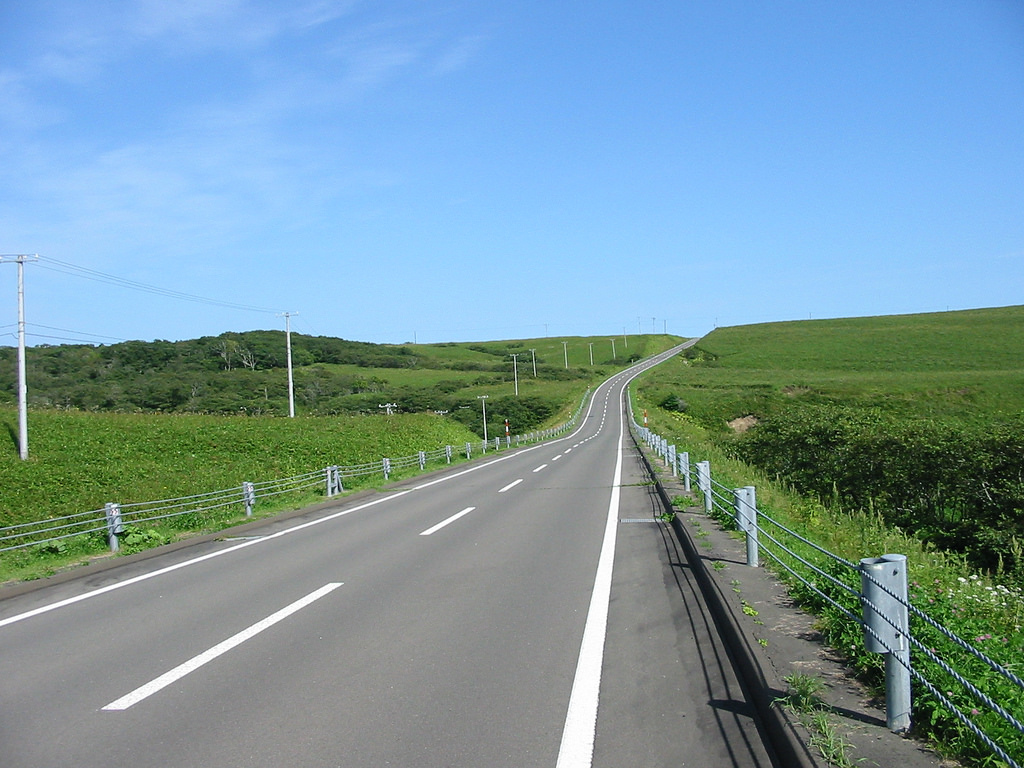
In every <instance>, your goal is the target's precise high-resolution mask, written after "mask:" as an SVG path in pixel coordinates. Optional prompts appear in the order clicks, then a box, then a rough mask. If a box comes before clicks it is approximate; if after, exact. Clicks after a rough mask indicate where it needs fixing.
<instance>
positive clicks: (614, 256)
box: [0, 0, 1024, 343]
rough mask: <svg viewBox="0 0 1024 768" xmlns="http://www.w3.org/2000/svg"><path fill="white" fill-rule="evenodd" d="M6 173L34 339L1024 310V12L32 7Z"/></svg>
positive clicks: (444, 337)
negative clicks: (288, 319) (24, 257)
mask: <svg viewBox="0 0 1024 768" xmlns="http://www.w3.org/2000/svg"><path fill="white" fill-rule="evenodd" d="M0 167H2V168H3V174H2V177H3V183H2V184H0V253H6V254H12V253H39V254H40V255H41V256H42V257H43V261H41V262H40V263H38V264H30V265H28V266H27V267H26V269H25V273H26V311H27V318H28V322H29V324H30V325H29V331H30V336H29V339H30V343H43V342H47V341H50V342H51V343H57V342H58V341H60V340H64V339H80V340H89V341H112V340H115V339H136V338H138V339H154V338H164V339H182V338H194V337H197V336H202V335H215V334H218V333H221V332H223V331H228V330H247V329H251V328H283V325H284V321H283V319H282V318H280V317H277V316H275V311H278V312H282V311H290V312H298V313H299V314H298V316H297V317H295V318H294V320H293V328H294V329H295V330H297V331H301V332H304V333H314V334H321V335H331V336H341V337H344V338H351V339H360V340H366V341H376V342H402V341H407V340H409V341H411V340H413V339H414V338H415V339H416V340H417V341H420V342H435V341H448V340H471V339H498V338H518V337H530V336H544V335H550V336H560V335H591V334H619V333H622V332H623V331H624V330H625V331H627V332H630V333H635V332H637V331H638V330H643V331H645V332H649V331H650V330H651V329H652V328H654V329H656V330H658V331H662V330H664V329H665V328H667V329H668V330H669V331H670V332H673V333H677V334H680V335H698V334H702V333H705V332H707V331H709V330H710V329H712V328H713V327H715V326H716V325H739V324H745V323H756V322H768V321H776V320H794V319H804V318H808V317H814V318H823V317H845V316H861V315H876V314H897V313H913V312H930V311H944V310H947V309H962V308H973V307H989V306H1005V305H1010V304H1021V303H1024V295H1022V288H1024V4H1022V3H1020V2H1017V0H969V1H967V0H965V1H963V2H950V1H946V0H934V1H933V2H920V1H919V0H915V1H914V2H901V1H900V0H888V1H886V2H880V1H879V2H874V1H871V0H868V1H865V2H845V1H844V2H827V1H825V2H823V1H821V0H813V1H812V0H808V1H807V2H786V1H782V2H770V3H766V2H760V0H757V1H755V0H751V1H749V2H737V1H734V0H714V1H707V2H696V1H694V2H686V1H685V0H679V1H678V2H635V1H630V2H627V1H625V0H623V1H622V2H605V1H604V0H591V1H590V2H585V3H584V2H575V1H572V0H570V1H567V2H539V1H538V2H531V1H522V0H503V2H500V3H498V2H479V1H477V2H470V1H469V0H465V1H463V0H431V1H424V0H420V1H416V2H413V1H408V2H401V1H394V2H393V1H391V0H379V1H377V2H358V1H357V0H353V1H350V2H331V1H330V0H289V1H288V2H269V1H262V2H257V1H250V0H181V1H180V2H174V1H173V0H116V1H115V0H109V1H106V0H94V1H92V2H88V3H83V2H81V1H80V0H40V2H33V3H26V2H17V1H16V0H0ZM67 265H73V266H72V267H68V266H67ZM79 268H85V269H89V270H94V271H98V272H101V273H103V274H106V275H112V276H115V277H117V278H121V279H124V280H128V281H134V282H136V283H141V284H144V285H148V286H155V287H157V288H160V289H163V290H165V291H172V292H179V293H184V294H189V295H194V296H200V297H207V298H210V299H213V300H215V301H216V302H224V303H229V304H237V305H243V306H244V307H248V308H251V309H238V308H233V307H228V306H223V305H222V304H218V303H211V302H205V301H199V302H197V301H183V300H177V299H174V298H170V297H167V296H161V295H158V294H155V293H152V292H146V291H142V290H131V289H128V288H126V287H125V286H124V285H121V284H117V283H116V282H114V283H112V282H111V281H103V280H97V279H87V277H91V278H96V277H97V275H95V274H86V273H83V272H81V270H80V269H79ZM258 310H262V311H258ZM16 320H17V310H16V268H15V266H14V265H13V264H0V337H2V338H0V343H14V337H13V336H12V335H11V334H13V332H14V330H15V323H16Z"/></svg>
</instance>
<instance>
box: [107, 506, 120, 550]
mask: <svg viewBox="0 0 1024 768" xmlns="http://www.w3.org/2000/svg"><path fill="white" fill-rule="evenodd" d="M104 510H105V512H106V517H107V544H109V545H110V551H111V552H117V551H118V550H119V549H120V548H121V543H120V542H119V541H118V540H117V537H118V536H119V535H120V534H122V533H124V523H122V522H121V505H120V504H118V503H117V502H116V501H108V502H107V504H106V506H105V507H104Z"/></svg>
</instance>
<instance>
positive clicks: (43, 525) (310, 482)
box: [0, 389, 590, 555]
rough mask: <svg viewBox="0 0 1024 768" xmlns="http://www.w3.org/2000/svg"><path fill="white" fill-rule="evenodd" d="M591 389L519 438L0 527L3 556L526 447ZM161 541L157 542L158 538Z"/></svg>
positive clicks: (116, 542) (117, 538)
mask: <svg viewBox="0 0 1024 768" xmlns="http://www.w3.org/2000/svg"><path fill="white" fill-rule="evenodd" d="M589 396H590V390H589V389H588V390H587V392H586V393H585V394H584V395H583V397H582V398H581V400H580V402H579V404H578V405H577V407H576V408H575V410H574V411H573V413H572V414H571V415H570V417H569V418H568V419H567V420H566V421H565V422H564V423H562V424H560V425H558V426H556V427H551V428H548V429H543V430H536V431H532V432H529V433H527V434H522V435H511V434H509V435H505V436H502V437H498V438H495V439H493V440H480V441H473V442H467V443H466V444H465V445H464V446H460V447H456V446H452V445H444V446H440V447H437V448H432V449H430V450H421V451H417V452H416V453H414V454H410V455H408V456H397V457H381V458H380V459H378V460H374V461H367V462H364V463H361V464H350V465H344V466H339V465H333V466H327V467H323V468H318V469H314V470H310V471H308V472H303V473H301V474H297V475H292V476H290V477H282V478H275V479H271V480H262V481H256V482H250V481H245V482H242V483H241V484H240V485H238V486H236V487H233V488H224V489H220V490H216V491H208V492H205V493H197V494H192V495H189V496H180V497H176V498H168V499H159V500H155V501H139V502H128V503H121V502H106V503H105V504H104V506H103V507H101V508H97V509H92V510H88V511H85V512H75V513H72V514H68V515H60V516H50V517H46V518H43V519H40V520H36V521H32V522H25V523H17V524H15V525H8V526H3V527H0V555H3V554H4V553H11V552H16V551H18V550H28V549H32V548H40V547H42V548H51V549H53V548H56V547H59V546H61V545H62V543H63V542H66V541H68V540H71V539H78V538H83V537H95V538H98V539H103V540H105V542H106V544H107V546H109V548H110V550H111V551H113V552H118V551H120V550H121V545H122V542H123V541H124V540H126V539H128V538H130V537H132V536H133V535H135V536H136V537H138V536H139V535H140V534H139V533H138V529H139V527H140V526H143V525H146V524H156V523H169V524H170V525H172V526H174V527H176V528H180V529H192V528H201V527H203V526H206V525H209V524H211V523H214V522H217V516H218V514H221V515H222V517H223V520H222V521H227V522H230V520H234V519H237V517H238V516H239V512H240V510H244V512H245V516H246V517H251V516H252V514H253V510H254V508H255V506H256V504H257V502H258V501H265V502H266V501H270V500H271V499H274V498H276V497H281V496H286V495H289V494H291V495H298V494H307V495H308V494H310V493H317V492H320V491H322V493H323V495H324V497H325V498H331V497H334V496H337V495H338V494H341V493H343V492H344V491H345V490H346V484H352V482H353V481H354V480H357V479H369V480H370V481H371V483H372V481H373V479H374V478H378V479H379V480H380V481H385V482H386V481H389V480H391V479H392V478H393V477H394V476H395V475H403V476H404V475H408V474H410V473H415V472H424V471H426V470H427V469H428V468H431V467H436V466H438V465H442V464H451V463H453V462H454V461H458V460H462V459H463V458H464V459H465V460H470V459H472V458H474V457H476V456H483V455H485V454H487V453H488V452H494V451H501V450H509V449H512V448H515V447H518V446H521V445H529V444H531V443H538V442H543V441H545V440H551V439H554V438H556V437H560V436H561V435H563V434H565V433H566V432H567V431H569V430H570V429H572V428H573V427H574V426H575V425H576V424H577V423H578V421H579V418H580V415H581V414H582V412H583V408H584V406H585V405H586V403H587V400H588V398H589ZM158 543H159V542H158Z"/></svg>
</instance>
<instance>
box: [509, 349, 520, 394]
mask: <svg viewBox="0 0 1024 768" xmlns="http://www.w3.org/2000/svg"><path fill="white" fill-rule="evenodd" d="M520 354H521V353H520V352H516V353H515V354H512V353H509V356H510V357H511V358H512V375H513V376H514V377H515V381H516V397H519V365H518V363H519V360H518V357H519V355H520Z"/></svg>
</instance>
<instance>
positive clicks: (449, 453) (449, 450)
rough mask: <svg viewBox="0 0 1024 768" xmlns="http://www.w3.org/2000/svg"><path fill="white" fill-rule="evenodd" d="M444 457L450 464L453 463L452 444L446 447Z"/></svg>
mask: <svg viewBox="0 0 1024 768" xmlns="http://www.w3.org/2000/svg"><path fill="white" fill-rule="evenodd" d="M444 458H445V460H446V461H447V462H448V463H449V464H451V463H452V447H451V446H450V445H446V446H445V447H444Z"/></svg>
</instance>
